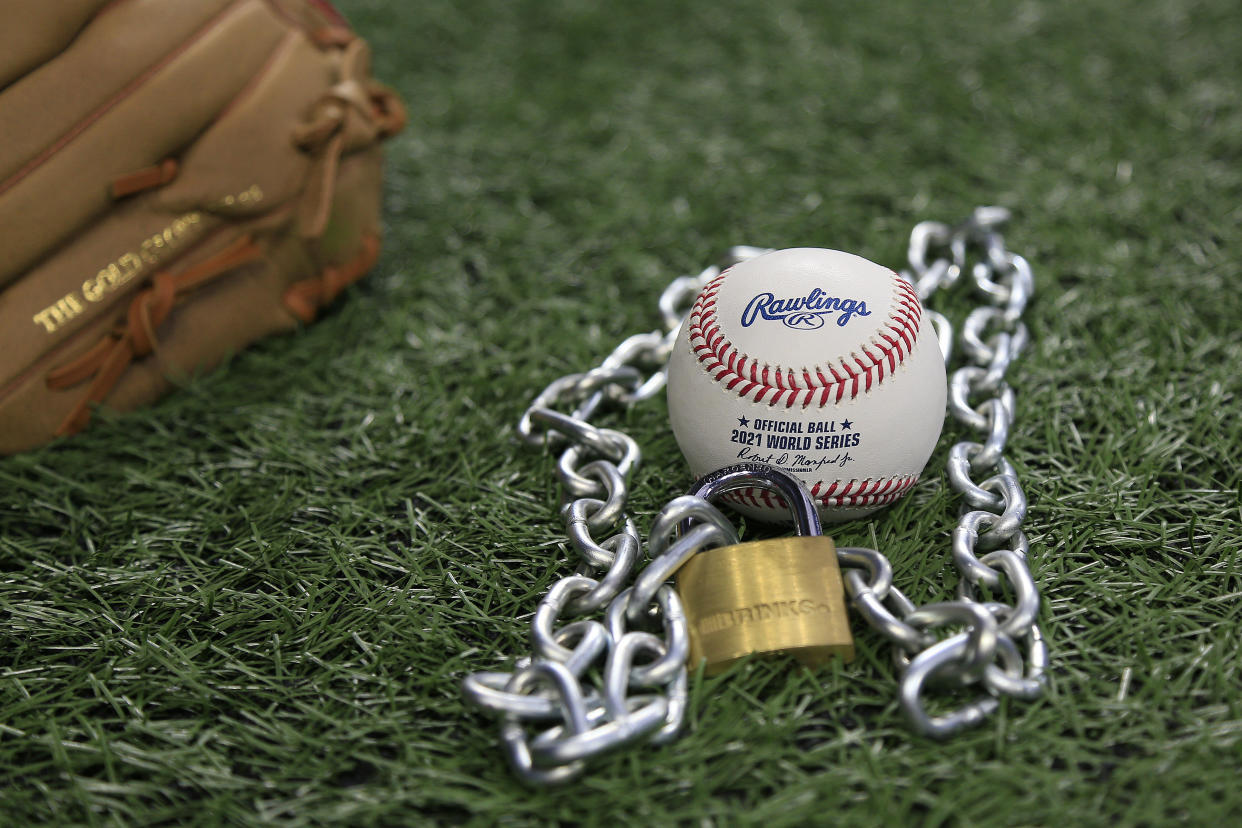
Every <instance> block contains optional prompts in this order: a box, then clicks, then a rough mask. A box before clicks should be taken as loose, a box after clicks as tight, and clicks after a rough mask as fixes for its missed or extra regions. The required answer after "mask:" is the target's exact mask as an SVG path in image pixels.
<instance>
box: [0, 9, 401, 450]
mask: <svg viewBox="0 0 1242 828" xmlns="http://www.w3.org/2000/svg"><path fill="white" fill-rule="evenodd" d="M4 17H5V22H6V24H7V25H5V26H3V27H0V251H3V253H4V255H3V256H2V257H0V454H10V453H13V452H16V451H21V450H24V449H27V448H30V447H33V446H37V445H40V444H42V443H45V442H47V441H49V440H51V439H52V438H53V437H55V436H58V435H65V434H72V433H74V432H76V431H78V430H80V429H82V428H83V427H84V426H85V425H86V423H87V421H88V420H89V419H90V417H91V412H92V409H93V408H94V406H96V405H99V404H102V405H106V406H108V407H110V408H113V409H117V410H128V409H132V408H135V407H137V406H140V405H145V404H147V403H149V402H151V401H153V400H154V399H155V398H157V397H158V396H160V395H161V394H163V393H164V392H165V391H167V390H168V389H169V388H170V387H171V386H172V384H173V383H174V382H176V381H179V380H180V379H183V378H185V377H187V376H190V375H192V374H194V373H196V372H202V371H206V370H210V369H211V368H212V367H213V366H214V365H216V364H217V363H218V362H219V361H220V360H221V359H222V358H223V357H224V356H226V355H227V354H229V353H231V352H234V351H236V350H238V349H240V348H242V347H244V346H246V345H247V344H249V343H251V342H253V341H254V340H256V339H258V338H260V337H262V336H265V335H268V334H271V333H275V332H278V331H287V330H290V329H293V328H296V327H297V326H298V325H300V324H303V323H308V322H311V321H312V320H313V319H314V318H315V316H316V313H317V312H318V310H319V309H320V308H321V307H323V306H324V305H325V304H327V303H329V302H331V301H332V299H333V298H334V297H336V295H337V294H339V293H340V292H341V291H342V290H343V289H344V288H345V287H346V286H347V285H349V284H350V283H352V282H353V281H355V280H357V279H358V278H359V277H361V276H362V275H363V274H364V273H366V271H367V270H369V269H370V268H371V266H372V265H373V264H374V263H375V260H376V256H377V255H378V251H379V230H380V217H379V208H380V195H381V183H380V162H381V157H380V146H379V145H380V143H381V141H382V140H383V139H385V138H387V137H389V136H391V135H393V134H394V133H395V132H397V131H398V130H400V129H401V126H402V124H403V122H404V117H405V116H404V111H403V109H402V106H401V103H400V101H399V100H398V98H397V96H396V95H395V94H394V93H393V92H392V91H391V90H389V89H387V88H385V87H383V86H381V85H379V84H378V83H375V82H374V81H373V80H372V79H371V78H370V75H369V72H370V68H369V52H368V49H367V46H366V44H365V43H364V42H363V41H362V40H361V39H359V38H358V37H357V36H356V35H355V34H354V33H352V32H351V31H350V29H349V28H348V26H347V24H346V23H345V21H344V19H343V18H342V17H341V16H340V15H339V14H337V13H336V12H335V11H334V10H333V9H332V7H331V6H330V5H329V4H328V3H327V2H324V0H175V2H174V1H173V0H57V2H55V3H47V2H44V0H6V2H5V11H4Z"/></svg>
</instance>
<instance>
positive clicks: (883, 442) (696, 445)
mask: <svg viewBox="0 0 1242 828" xmlns="http://www.w3.org/2000/svg"><path fill="white" fill-rule="evenodd" d="M945 393H946V383H945V367H944V359H943V357H942V356H941V353H940V346H939V345H938V344H937V342H936V337H935V333H934V331H933V330H932V327H931V324H930V323H929V322H928V321H927V320H926V319H925V317H924V315H923V308H922V306H921V305H920V303H919V299H918V296H917V295H916V294H915V292H914V289H913V288H912V287H911V286H910V285H909V284H908V283H907V282H906V281H905V280H904V279H902V278H901V277H900V276H898V275H897V274H896V273H894V272H893V271H891V270H889V269H888V268H885V267H881V266H880V265H877V264H875V263H873V262H869V261H867V260H866V259H864V258H861V257H859V256H855V255H853V254H850V253H842V252H841V251H839V250H823V249H819V248H795V249H790V250H777V251H773V252H770V253H765V254H763V255H761V256H757V257H755V258H753V259H747V260H746V261H743V262H740V263H738V264H736V265H734V266H733V267H731V268H729V269H728V270H726V271H724V272H723V273H721V274H720V275H719V276H717V277H716V278H715V279H713V280H712V281H711V282H710V283H709V284H708V285H707V286H706V287H704V288H703V290H702V291H701V292H700V293H699V295H698V297H697V298H696V299H695V302H694V305H693V306H692V308H691V310H690V314H689V316H688V317H687V319H686V321H685V323H684V324H683V325H682V327H681V333H680V334H679V335H678V339H677V344H676V346H675V348H674V349H673V354H672V356H671V357H670V360H669V366H668V407H669V417H670V419H671V420H672V425H673V433H674V435H676V437H677V444H678V445H679V446H680V447H681V451H682V454H684V455H685V457H686V460H687V461H688V462H689V464H690V470H691V472H693V474H694V475H695V476H696V477H697V476H700V475H703V474H706V473H708V472H711V471H714V470H716V469H718V468H721V467H723V466H728V465H733V464H736V463H745V462H756V463H767V464H769V465H772V466H776V467H778V468H780V469H782V470H784V471H787V472H790V473H792V474H793V475H795V476H797V477H799V478H800V479H801V480H802V481H803V482H805V483H806V484H807V487H808V488H809V489H810V491H811V494H812V496H813V497H814V498H815V502H816V504H817V505H818V507H819V510H820V515H821V517H822V518H823V519H824V520H825V521H842V520H850V519H852V518H856V517H862V516H863V515H866V514H869V513H871V512H874V511H875V510H877V509H879V508H881V507H883V506H887V505H888V504H890V503H892V502H893V501H895V500H897V499H899V498H900V497H901V496H902V495H904V494H905V493H906V492H907V491H909V490H910V488H911V487H912V486H913V485H914V484H915V482H917V481H918V479H919V474H920V473H921V472H922V470H923V466H924V465H925V464H926V463H927V458H928V457H930V456H931V453H932V449H933V448H934V447H935V445H936V440H937V439H938V438H939V436H940V428H941V425H942V424H943V422H944V409H945ZM726 499H727V501H728V502H729V503H730V505H732V506H734V507H735V508H736V509H738V510H739V511H741V512H742V513H743V514H746V515H748V516H750V517H753V518H757V519H760V520H765V521H771V522H788V520H789V513H788V511H787V510H786V509H785V508H784V507H783V506H782V505H781V503H780V502H779V501H778V500H776V499H775V497H774V496H773V495H771V494H769V493H768V492H766V491H761V490H743V491H739V492H733V493H731V494H730V495H728V496H726Z"/></svg>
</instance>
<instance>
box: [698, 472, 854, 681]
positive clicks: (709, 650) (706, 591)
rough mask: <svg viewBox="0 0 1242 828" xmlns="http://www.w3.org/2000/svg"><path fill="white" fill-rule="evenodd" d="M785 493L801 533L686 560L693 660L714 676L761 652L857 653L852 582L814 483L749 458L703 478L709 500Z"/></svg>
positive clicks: (702, 490)
mask: <svg viewBox="0 0 1242 828" xmlns="http://www.w3.org/2000/svg"><path fill="white" fill-rule="evenodd" d="M750 487H754V488H763V489H767V490H770V491H775V492H777V493H779V494H780V495H781V496H782V497H783V498H784V500H785V502H786V503H787V504H789V506H790V510H791V511H792V512H793V515H794V528H795V532H796V533H797V535H798V537H793V538H776V539H773V540H763V541H756V542H751V543H741V544H737V545H734V546H723V547H719V548H717V549H708V550H706V551H703V552H700V553H699V554H697V555H695V556H694V557H693V558H691V559H690V560H689V561H687V562H686V563H685V565H683V566H682V567H681V569H680V571H679V572H678V574H677V591H678V593H680V595H681V600H682V603H683V604H684V605H685V612H686V620H687V622H688V624H689V627H690V657H689V660H690V666H691V668H694V667H695V666H697V665H698V663H699V662H700V660H706V662H707V664H706V667H705V671H706V673H707V674H708V675H712V674H714V673H719V672H720V671H722V670H724V669H725V668H727V667H728V666H729V665H730V664H732V663H733V662H735V661H737V660H738V659H740V658H742V657H744V656H747V655H751V654H758V653H783V654H787V655H791V656H793V657H794V658H796V659H797V660H798V661H800V662H802V663H803V664H806V665H809V666H820V665H822V664H824V663H826V662H828V661H829V660H830V659H832V658H833V657H834V656H839V657H841V658H842V659H843V660H844V661H851V660H852V659H853V658H854V639H853V637H852V636H851V635H850V628H849V623H848V621H847V619H846V616H845V586H844V584H843V583H842V581H841V570H840V567H839V566H838V564H837V550H836V546H835V545H834V544H833V542H832V538H829V537H826V536H824V535H822V534H821V532H822V528H821V526H820V520H819V514H818V513H817V512H816V511H815V503H814V501H813V500H811V496H810V495H809V494H808V493H807V491H806V487H805V486H803V485H802V483H801V482H799V481H798V480H796V479H795V478H792V477H790V476H789V475H787V474H785V473H784V472H782V471H780V470H779V469H775V468H772V467H770V466H765V465H761V464H757V463H744V464H740V465H738V466H730V467H728V468H725V469H721V470H720V471H718V472H715V473H713V474H711V475H708V476H707V477H705V478H703V479H702V480H700V481H699V482H698V483H696V484H695V487H694V488H693V489H692V490H691V492H690V494H693V495H697V496H699V497H702V498H705V499H711V498H712V497H714V496H716V495H720V494H724V493H725V492H728V491H732V490H735V489H740V488H750Z"/></svg>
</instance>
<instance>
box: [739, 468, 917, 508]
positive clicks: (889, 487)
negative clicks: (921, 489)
mask: <svg viewBox="0 0 1242 828" xmlns="http://www.w3.org/2000/svg"><path fill="white" fill-rule="evenodd" d="M918 481H919V476H918V475H917V474H908V475H900V476H898V477H879V478H865V479H863V480H850V481H848V482H846V483H845V484H844V488H842V483H841V481H840V480H834V481H832V482H831V483H828V484H827V489H824V486H825V484H824V482H823V481H818V482H816V483H815V484H814V485H813V486H811V497H813V498H814V499H815V502H816V503H818V504H819V505H821V506H824V507H826V508H829V509H867V508H872V507H879V506H887V505H888V504H890V503H892V502H894V501H896V500H899V499H900V498H901V496H902V495H904V494H905V493H906V492H908V491H910V489H911V488H913V487H914V484H915V483H917V482H918ZM855 487H857V488H856V489H855ZM821 492H822V493H821ZM721 499H722V500H725V501H727V502H729V503H733V504H735V505H742V506H751V507H755V508H759V509H763V508H767V509H784V508H786V507H785V503H784V501H783V500H782V499H781V498H780V497H779V496H777V495H774V494H773V493H772V492H770V491H768V490H767V489H758V488H754V487H751V488H745V489H734V490H733V491H731V492H728V493H727V494H724V495H722V496H721Z"/></svg>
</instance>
